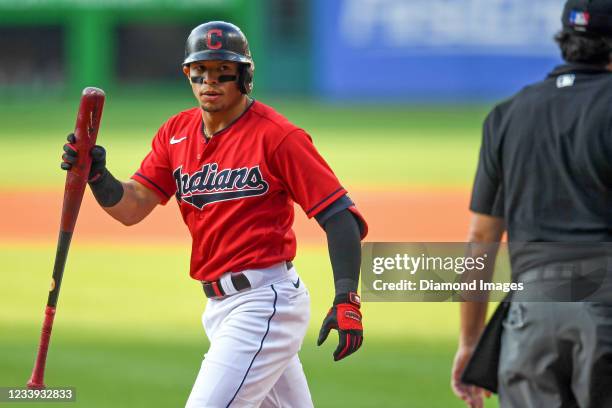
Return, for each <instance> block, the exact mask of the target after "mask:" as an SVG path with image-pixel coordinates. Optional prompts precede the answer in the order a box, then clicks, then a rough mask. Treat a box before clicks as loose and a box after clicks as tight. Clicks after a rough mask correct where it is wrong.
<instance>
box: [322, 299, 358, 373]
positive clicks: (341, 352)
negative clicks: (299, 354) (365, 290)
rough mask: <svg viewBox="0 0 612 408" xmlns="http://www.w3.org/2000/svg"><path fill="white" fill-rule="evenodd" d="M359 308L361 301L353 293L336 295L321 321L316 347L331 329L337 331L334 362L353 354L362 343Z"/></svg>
mask: <svg viewBox="0 0 612 408" xmlns="http://www.w3.org/2000/svg"><path fill="white" fill-rule="evenodd" d="M360 307H361V301H360V299H359V296H358V295H357V294H356V293H355V292H349V293H345V294H341V295H337V296H336V298H335V299H334V305H333V306H332V308H331V309H329V312H328V313H327V316H326V317H325V320H323V325H322V326H321V331H320V332H319V339H318V340H317V345H318V346H320V345H321V344H323V342H324V341H325V340H326V339H327V336H328V335H329V332H330V331H331V329H336V330H338V337H339V342H338V347H337V348H336V351H334V361H338V360H342V359H343V358H344V357H346V356H348V355H351V354H353V353H354V352H356V351H357V350H359V347H361V344H362V343H363V326H362V324H361V312H360V311H359V308H360Z"/></svg>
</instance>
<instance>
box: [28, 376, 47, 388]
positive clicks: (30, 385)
mask: <svg viewBox="0 0 612 408" xmlns="http://www.w3.org/2000/svg"><path fill="white" fill-rule="evenodd" d="M28 388H29V389H31V390H42V389H44V388H45V384H44V383H42V382H40V381H38V380H35V379H34V378H30V381H28Z"/></svg>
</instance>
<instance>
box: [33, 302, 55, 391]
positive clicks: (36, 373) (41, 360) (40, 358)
mask: <svg viewBox="0 0 612 408" xmlns="http://www.w3.org/2000/svg"><path fill="white" fill-rule="evenodd" d="M54 317H55V307H53V306H47V308H46V309H45V321H44V323H43V327H42V333H41V335H40V344H39V345H38V355H37V356H36V363H35V364H34V369H33V370H32V377H30V380H29V381H28V388H30V389H42V388H45V384H44V382H43V377H44V376H45V364H46V362H47V351H48V350H49V340H51V329H52V328H53V318H54Z"/></svg>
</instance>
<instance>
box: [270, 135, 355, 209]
mask: <svg viewBox="0 0 612 408" xmlns="http://www.w3.org/2000/svg"><path fill="white" fill-rule="evenodd" d="M272 165H273V167H274V168H275V169H276V171H277V172H278V173H279V174H278V176H279V177H280V178H281V179H282V181H283V183H284V185H285V187H286V189H287V190H288V192H289V194H290V195H291V198H292V199H293V201H295V202H296V203H298V204H299V205H300V207H302V209H303V210H304V212H305V213H306V215H307V216H308V218H312V217H314V216H315V215H317V214H318V213H319V212H321V211H323V210H324V209H325V208H326V207H327V206H328V205H329V204H331V203H333V202H334V201H336V200H337V199H338V198H340V197H342V196H343V195H345V194H346V190H345V189H344V188H343V187H342V186H341V185H340V182H339V181H338V178H337V177H336V175H335V174H334V172H333V171H332V169H331V168H330V167H329V165H328V164H327V163H326V162H325V160H324V159H323V157H321V155H320V154H319V152H318V151H317V149H316V148H315V147H314V145H313V144H312V140H311V138H310V136H308V135H307V134H306V132H304V131H303V130H301V129H297V130H295V131H293V132H291V133H290V134H288V135H287V136H286V137H285V138H284V139H283V140H282V141H281V143H280V144H279V145H278V146H277V148H276V150H275V151H274V153H273V155H272Z"/></svg>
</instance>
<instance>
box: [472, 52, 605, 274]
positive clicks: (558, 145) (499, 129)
mask: <svg viewBox="0 0 612 408" xmlns="http://www.w3.org/2000/svg"><path fill="white" fill-rule="evenodd" d="M611 74H612V73H611V72H609V71H607V70H606V69H605V68H604V67H601V66H591V65H582V64H568V65H562V66H560V67H557V68H556V69H555V70H554V71H553V72H551V73H550V74H549V75H548V77H547V78H546V79H545V80H543V81H541V82H538V83H536V84H533V85H531V86H528V87H526V88H524V89H523V90H521V91H520V92H519V93H518V94H516V95H515V96H513V97H512V98H511V99H509V100H507V101H505V102H503V103H501V104H499V105H497V106H496V107H495V108H494V109H493V110H492V111H491V113H490V114H489V115H488V117H487V119H486V120H485V122H484V127H483V138H482V145H481V150H480V159H479V163H478V170H477V173H476V179H475V181H474V188H473V191H472V199H471V203H470V209H471V210H472V211H473V212H476V213H480V214H487V215H492V216H497V217H503V218H504V221H505V223H506V230H507V232H508V241H509V242H510V245H511V246H510V249H511V262H512V270H513V274H514V276H515V277H516V276H517V274H519V273H521V272H522V271H525V270H527V269H531V268H534V267H537V266H541V265H543V264H546V263H550V262H568V261H574V260H579V259H584V258H589V257H592V256H597V255H599V254H600V253H599V252H598V250H596V249H595V247H596V245H592V244H588V243H595V242H609V241H612V75H611ZM534 242H560V243H566V244H565V247H562V248H560V250H550V246H546V248H547V249H545V248H543V247H544V245H540V244H535V245H534V244H526V243H534ZM514 243H517V244H514ZM574 243H575V244H574ZM559 245H561V244H559Z"/></svg>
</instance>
